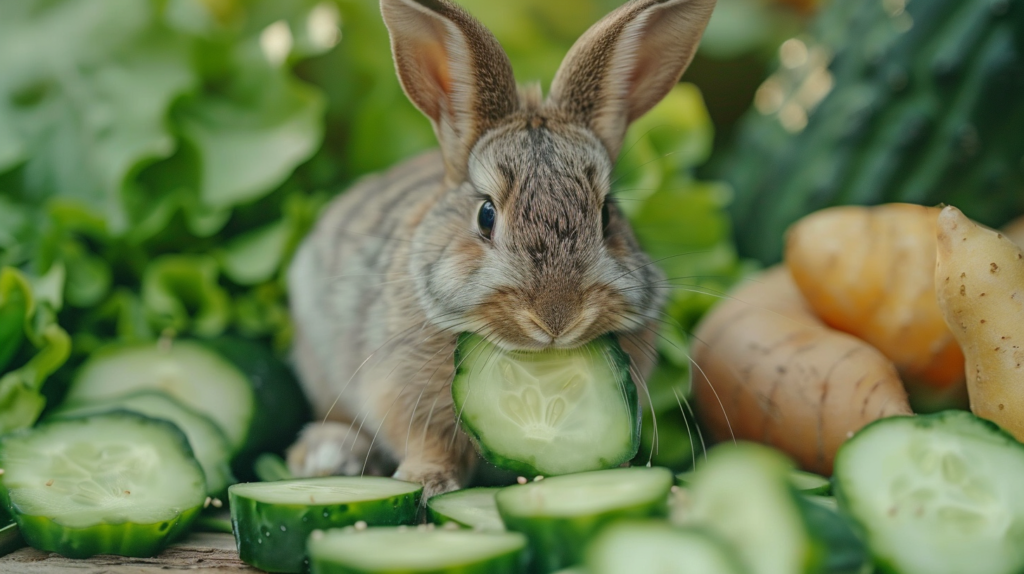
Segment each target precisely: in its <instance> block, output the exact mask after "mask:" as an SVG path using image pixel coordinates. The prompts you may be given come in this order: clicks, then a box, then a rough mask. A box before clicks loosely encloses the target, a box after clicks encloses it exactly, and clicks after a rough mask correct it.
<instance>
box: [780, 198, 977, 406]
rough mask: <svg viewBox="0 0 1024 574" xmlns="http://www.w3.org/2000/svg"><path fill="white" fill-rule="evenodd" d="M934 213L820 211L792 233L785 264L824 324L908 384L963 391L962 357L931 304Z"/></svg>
mask: <svg viewBox="0 0 1024 574" xmlns="http://www.w3.org/2000/svg"><path fill="white" fill-rule="evenodd" d="M938 216H939V209H938V208H934V207H922V206H920V205H911V204H904V203H892V204H887V205H880V206H875V207H860V206H842V207H833V208H829V209H823V210H821V211H818V212H815V213H812V214H811V215H808V216H807V217H805V218H803V219H801V220H800V221H798V222H797V223H795V224H794V225H793V226H792V227H791V228H790V230H789V232H788V234H787V237H786V265H787V266H788V267H789V270H790V272H791V273H792V274H793V279H794V280H795V281H796V284H797V286H799V288H800V291H801V292H802V293H803V295H804V297H805V298H806V299H807V302H808V304H810V306H811V308H812V309H813V310H814V312H815V313H816V314H817V315H818V316H819V317H821V319H822V320H823V321H824V322H825V323H826V324H828V325H829V326H831V327H833V328H835V329H839V330H840V331H845V332H847V333H850V334H851V335H856V336H857V337H860V338H861V339H863V340H865V341H867V342H868V343H870V344H871V345H872V346H874V347H876V348H877V349H878V350H880V351H881V352H882V353H883V354H884V355H885V356H886V357H889V359H890V360H892V362H893V363H894V364H895V365H896V368H897V370H899V372H900V375H901V376H902V377H903V379H904V381H906V382H907V383H908V384H911V385H915V384H923V385H924V388H931V389H936V390H951V391H955V390H960V391H961V392H962V388H963V381H964V357H963V353H962V352H961V351H960V346H959V345H958V344H957V342H956V339H955V338H954V337H953V333H952V332H950V330H949V328H948V327H947V326H946V322H945V321H944V320H943V317H942V312H941V311H940V310H939V305H938V302H937V301H936V299H935V249H936V247H935V229H936V227H935V226H936V221H937V219H938ZM954 386H955V387H957V388H956V389H953V387H954Z"/></svg>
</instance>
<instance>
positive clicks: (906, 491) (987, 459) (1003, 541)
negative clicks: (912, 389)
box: [833, 411, 1024, 574]
mask: <svg viewBox="0 0 1024 574" xmlns="http://www.w3.org/2000/svg"><path fill="white" fill-rule="evenodd" d="M833 476H834V479H835V486H836V498H837V499H838V500H839V505H840V508H842V509H843V510H844V511H845V512H846V513H848V514H849V515H850V516H851V517H853V519H854V520H855V521H857V522H858V523H859V524H860V526H861V527H862V528H863V530H864V532H865V534H866V538H867V543H868V547H869V548H870V550H871V553H872V554H873V555H874V558H875V561H876V563H877V564H879V566H880V567H881V568H882V569H883V570H885V571H886V572H899V573H900V574H919V573H927V574H947V573H948V574H954V573H960V574H962V573H964V572H970V573H971V574H1011V573H1018V572H1021V571H1024V490H1022V489H1021V487H1020V477H1022V476H1024V446H1022V445H1021V444H1020V443H1019V442H1017V441H1016V440H1014V439H1013V437H1011V436H1010V435H1008V434H1006V433H1005V432H1004V431H1003V430H1001V429H1000V428H999V427H997V426H996V425H995V424H992V423H990V422H988V421H985V420H982V419H979V418H977V417H975V416H974V415H972V414H970V413H968V412H965V411H946V412H942V413H937V414H933V415H919V416H915V417H892V418H886V419H881V420H879V421H876V422H874V423H871V424H870V425H868V426H866V427H864V428H863V429H862V430H861V431H860V432H858V433H857V434H856V435H855V436H854V437H853V438H852V439H850V440H848V441H847V442H846V443H845V444H844V445H843V446H842V447H841V448H840V449H839V452H838V453H837V455H836V460H835V473H834V475H833Z"/></svg>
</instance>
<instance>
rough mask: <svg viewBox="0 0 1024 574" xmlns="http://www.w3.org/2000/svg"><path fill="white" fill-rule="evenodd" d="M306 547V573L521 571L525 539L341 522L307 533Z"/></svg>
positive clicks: (486, 573) (517, 573)
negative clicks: (356, 526) (338, 525)
mask: <svg viewBox="0 0 1024 574" xmlns="http://www.w3.org/2000/svg"><path fill="white" fill-rule="evenodd" d="M392 550H393V551H392ZM308 551H309V555H310V562H311V564H310V565H311V570H312V574H521V573H522V572H523V567H524V564H525V559H526V539H525V538H524V537H523V536H522V535H521V534H517V533H514V532H470V531H466V530H443V529H429V528H425V527H424V526H423V525H420V526H419V527H418V528H404V527H398V528H380V527H378V528H367V529H364V530H356V529H353V528H345V529H334V530H329V531H327V532H319V533H316V534H315V535H313V536H311V537H310V540H309V543H308Z"/></svg>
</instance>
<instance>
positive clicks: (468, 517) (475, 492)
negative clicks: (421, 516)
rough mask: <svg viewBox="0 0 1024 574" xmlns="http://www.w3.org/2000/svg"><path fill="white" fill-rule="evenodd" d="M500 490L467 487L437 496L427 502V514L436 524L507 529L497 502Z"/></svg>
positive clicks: (494, 529)
mask: <svg viewBox="0 0 1024 574" xmlns="http://www.w3.org/2000/svg"><path fill="white" fill-rule="evenodd" d="M499 490H501V488H498V487H480V488H467V489H465V490H456V491H455V492H449V493H447V494H441V495H438V496H435V497H433V498H431V499H430V500H428V501H427V515H428V517H429V518H430V521H431V522H434V523H436V524H445V523H447V522H454V523H455V524H458V525H459V526H464V527H466V528H475V529H477V530H492V531H501V530H505V523H504V522H502V521H501V515H500V514H498V503H497V502H495V500H494V498H495V495H497V494H498V491H499Z"/></svg>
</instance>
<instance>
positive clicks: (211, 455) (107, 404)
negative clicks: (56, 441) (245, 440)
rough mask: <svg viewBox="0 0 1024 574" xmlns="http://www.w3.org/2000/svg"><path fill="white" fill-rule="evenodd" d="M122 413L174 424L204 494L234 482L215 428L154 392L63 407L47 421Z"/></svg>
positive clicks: (227, 449)
mask: <svg viewBox="0 0 1024 574" xmlns="http://www.w3.org/2000/svg"><path fill="white" fill-rule="evenodd" d="M116 409H123V410H128V411H132V412H136V413H139V414H141V415H146V416H147V417H150V418H154V419H163V420H166V421H169V422H172V423H174V425H175V426H177V427H178V428H179V429H180V430H181V432H183V433H185V436H186V437H188V443H189V445H190V446H191V447H192V452H193V454H194V455H195V457H196V460H198V461H199V465H200V466H202V467H203V474H205V475H206V490H207V492H208V493H209V494H213V495H216V494H219V493H221V492H222V491H223V490H224V489H225V488H227V486H228V485H229V484H231V483H233V482H234V481H235V479H234V477H233V476H232V475H231V467H230V466H229V465H228V460H230V459H231V449H230V447H229V446H228V439H227V437H225V436H224V433H223V432H222V431H221V430H220V427H218V426H217V425H216V424H214V423H213V422H212V421H211V420H210V419H208V418H206V417H205V416H203V415H201V414H199V413H197V412H195V411H194V410H192V409H190V408H188V407H186V406H185V405H183V404H181V403H180V402H179V401H177V400H176V399H174V398H173V397H169V396H167V395H165V394H163V393H160V392H156V391H143V392H140V393H135V394H132V395H127V396H124V397H117V398H114V399H111V400H110V401H104V402H103V403H82V404H68V403H64V404H63V405H61V406H60V407H59V408H58V409H57V410H56V411H54V412H53V413H51V414H50V415H49V417H51V418H68V417H77V416H86V415H95V414H99V413H103V412H108V411H111V410H116Z"/></svg>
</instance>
